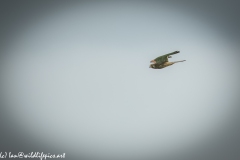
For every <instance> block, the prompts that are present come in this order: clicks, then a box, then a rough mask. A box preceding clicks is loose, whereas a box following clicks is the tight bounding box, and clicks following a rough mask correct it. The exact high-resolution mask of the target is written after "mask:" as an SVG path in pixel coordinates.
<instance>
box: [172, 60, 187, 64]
mask: <svg viewBox="0 0 240 160" xmlns="http://www.w3.org/2000/svg"><path fill="white" fill-rule="evenodd" d="M184 61H186V60H181V61H175V62H173V64H174V63H178V62H184Z"/></svg>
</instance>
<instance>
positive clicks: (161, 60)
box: [154, 51, 179, 64]
mask: <svg viewBox="0 0 240 160" xmlns="http://www.w3.org/2000/svg"><path fill="white" fill-rule="evenodd" d="M177 53H179V51H174V52H172V53H168V54H165V55H162V56H159V57H157V58H155V59H154V61H156V63H157V64H163V63H165V62H168V56H170V55H173V54H177Z"/></svg>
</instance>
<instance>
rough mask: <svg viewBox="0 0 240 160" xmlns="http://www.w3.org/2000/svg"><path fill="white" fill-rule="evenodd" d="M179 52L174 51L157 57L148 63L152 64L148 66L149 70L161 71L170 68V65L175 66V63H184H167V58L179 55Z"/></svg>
mask: <svg viewBox="0 0 240 160" xmlns="http://www.w3.org/2000/svg"><path fill="white" fill-rule="evenodd" d="M179 52H180V51H174V52H172V53H168V54H165V55H162V56H159V57H157V58H155V59H153V60H151V61H150V63H152V64H150V66H149V68H153V69H162V68H165V67H168V66H171V65H173V64H175V63H178V62H184V61H186V60H182V61H175V62H169V61H168V58H172V57H171V55H173V54H177V53H179Z"/></svg>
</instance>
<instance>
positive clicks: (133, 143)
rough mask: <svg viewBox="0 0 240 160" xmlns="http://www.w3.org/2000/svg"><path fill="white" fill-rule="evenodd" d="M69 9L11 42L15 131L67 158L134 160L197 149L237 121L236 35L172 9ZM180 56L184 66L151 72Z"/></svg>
mask: <svg viewBox="0 0 240 160" xmlns="http://www.w3.org/2000/svg"><path fill="white" fill-rule="evenodd" d="M71 4H72V5H62V6H61V5H59V6H61V7H59V6H58V7H55V8H54V9H53V10H51V11H49V10H47V9H46V13H44V12H45V10H44V8H42V10H39V14H40V13H42V16H38V18H34V17H32V18H31V17H30V18H29V17H28V19H29V21H26V22H27V23H26V25H24V27H21V28H19V29H20V31H18V32H17V31H15V32H14V34H13V33H12V34H11V37H10V36H8V39H9V41H8V43H7V44H8V45H7V47H5V48H4V54H2V59H1V63H0V65H1V68H0V72H1V75H2V76H1V83H0V86H1V88H2V92H1V95H2V97H3V99H4V100H2V103H4V104H5V106H4V107H3V108H2V109H3V110H4V114H5V116H6V117H8V118H9V119H11V120H10V121H9V122H8V123H11V124H12V125H13V126H15V127H14V128H16V129H17V132H19V134H22V135H25V136H27V137H29V138H30V137H31V139H33V141H34V143H35V144H37V145H40V146H48V147H49V148H54V149H56V150H57V151H62V152H65V153H66V155H69V157H70V156H72V157H76V158H78V157H81V156H85V157H89V158H96V159H100V158H110V157H112V158H113V157H115V158H116V157H118V158H122V159H124V158H126V159H133V158H138V159H139V158H140V157H141V158H146V157H148V158H149V157H158V158H159V157H171V156H172V157H174V156H178V155H188V154H189V153H193V152H198V151H199V152H200V151H201V149H202V148H205V147H206V146H211V144H215V143H217V142H218V141H219V139H222V136H223V135H225V133H227V132H228V130H230V129H229V127H230V126H236V125H237V124H236V123H237V121H236V119H235V116H236V115H237V114H238V112H237V111H238V110H237V107H238V104H239V100H238V99H237V98H239V95H238V94H239V85H238V82H239V67H240V66H239V60H238V58H239V55H237V54H236V53H237V52H238V51H239V49H240V48H239V46H238V41H236V40H237V38H238V37H237V35H235V36H233V35H234V34H230V32H229V30H228V31H226V32H223V29H224V28H223V26H222V27H219V28H218V27H217V25H214V23H209V22H210V21H209V17H207V15H205V13H203V15H201V14H199V12H198V11H197V10H196V12H194V10H193V9H192V8H190V9H186V6H185V7H184V5H179V6H180V7H178V6H177V3H172V4H171V3H163V2H138V3H133V2H101V3H100V2H98V3H97V2H79V3H71ZM222 5H223V4H222ZM47 11H48V12H47ZM191 13H192V14H191ZM28 16H30V15H28ZM211 16H213V17H214V15H213V14H212V15H211ZM219 16H221V15H219ZM35 17H36V16H35ZM204 17H205V19H204ZM216 19H217V18H216ZM212 20H214V19H212ZM23 22H24V20H23ZM218 23H220V22H219V21H216V24H218ZM13 28H14V29H15V30H16V26H15V27H13ZM233 28H234V27H233ZM176 50H179V51H180V53H179V54H176V55H173V56H172V58H171V59H169V60H170V61H177V60H186V61H185V62H183V63H177V64H174V65H173V66H170V67H167V68H164V69H162V70H153V69H150V68H149V62H150V60H152V59H154V58H156V57H158V56H160V55H163V54H167V53H170V52H173V51H176ZM214 147H216V146H214ZM214 147H213V148H214ZM25 148H27V146H25ZM20 150H21V148H19V151H20ZM30 151H31V150H30ZM30 151H29V152H30ZM47 152H51V150H49V151H47Z"/></svg>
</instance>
